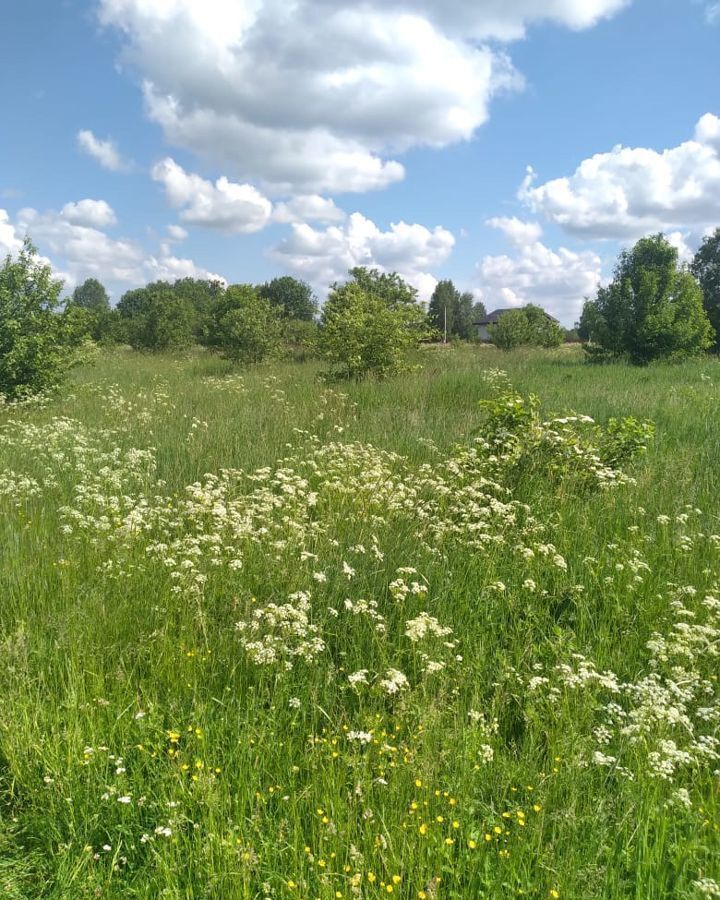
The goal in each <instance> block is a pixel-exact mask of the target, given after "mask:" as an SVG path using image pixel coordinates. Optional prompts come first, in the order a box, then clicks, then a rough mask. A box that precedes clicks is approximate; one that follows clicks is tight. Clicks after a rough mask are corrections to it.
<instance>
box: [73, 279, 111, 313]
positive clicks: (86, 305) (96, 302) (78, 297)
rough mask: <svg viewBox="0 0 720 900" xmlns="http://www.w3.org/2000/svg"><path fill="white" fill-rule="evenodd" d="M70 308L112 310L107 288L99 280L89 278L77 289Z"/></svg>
mask: <svg viewBox="0 0 720 900" xmlns="http://www.w3.org/2000/svg"><path fill="white" fill-rule="evenodd" d="M68 306H79V307H81V308H82V309H90V310H94V311H101V310H103V311H106V310H108V309H110V300H109V299H108V295H107V291H106V290H105V287H104V286H103V285H102V284H101V283H100V282H99V281H98V280H97V278H87V279H86V280H85V281H83V283H82V284H79V285H78V286H77V287H76V288H75V290H74V291H73V293H72V299H71V300H70V302H69V303H68Z"/></svg>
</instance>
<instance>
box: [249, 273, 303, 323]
mask: <svg viewBox="0 0 720 900" xmlns="http://www.w3.org/2000/svg"><path fill="white" fill-rule="evenodd" d="M258 293H259V294H260V296H261V297H263V298H264V299H265V300H267V301H268V302H269V303H270V304H271V305H272V306H274V307H275V308H276V309H277V310H278V311H279V312H280V314H281V315H282V316H283V317H284V318H286V319H301V320H303V321H306V322H312V320H313V319H314V318H315V316H316V315H317V311H318V303H317V298H316V297H315V295H314V294H313V292H312V288H311V287H310V285H309V284H306V283H305V282H304V281H298V279H297V278H293V277H292V276H290V275H283V276H282V277H281V278H273V280H272V281H268V282H266V283H265V284H262V285H260V287H259V288H258Z"/></svg>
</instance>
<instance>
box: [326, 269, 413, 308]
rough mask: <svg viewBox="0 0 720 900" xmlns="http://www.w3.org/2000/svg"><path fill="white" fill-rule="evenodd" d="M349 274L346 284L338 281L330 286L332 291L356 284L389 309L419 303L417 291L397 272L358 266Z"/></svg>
mask: <svg viewBox="0 0 720 900" xmlns="http://www.w3.org/2000/svg"><path fill="white" fill-rule="evenodd" d="M348 274H349V276H350V278H349V280H348V281H347V282H346V283H345V285H343V284H337V283H336V284H333V285H331V286H330V292H331V293H336V292H337V291H340V290H342V289H343V287H346V286H347V287H349V286H350V285H353V284H354V285H357V287H359V288H360V289H361V290H363V291H365V293H366V294H372V295H373V296H374V297H378V298H379V299H380V300H382V301H383V303H384V304H385V305H386V306H387V307H388V308H389V309H396V308H398V307H402V306H415V304H416V303H417V291H416V290H415V288H414V287H412V286H411V285H409V284H408V283H407V282H406V281H405V280H404V279H403V278H402V277H401V276H400V275H398V273H397V272H381V271H380V270H379V269H368V268H366V267H365V266H356V267H355V268H354V269H350V271H349V273H348Z"/></svg>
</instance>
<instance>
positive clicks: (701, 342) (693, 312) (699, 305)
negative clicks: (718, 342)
mask: <svg viewBox="0 0 720 900" xmlns="http://www.w3.org/2000/svg"><path fill="white" fill-rule="evenodd" d="M589 315H591V316H592V317H594V318H593V325H592V343H591V344H590V345H589V346H588V348H587V349H588V353H589V354H590V356H591V358H603V357H607V356H626V357H627V358H628V359H630V360H631V362H633V363H636V364H638V365H643V364H646V363H649V362H651V361H652V360H655V359H662V358H672V359H679V358H683V357H687V356H694V355H698V354H700V353H702V352H703V351H705V350H707V349H708V347H709V346H711V344H712V326H711V325H710V322H709V320H708V317H707V314H706V313H705V310H704V308H703V295H702V290H701V288H700V285H699V284H698V283H697V281H695V279H694V277H693V276H692V275H691V274H690V272H688V271H686V270H683V269H679V268H678V254H677V250H676V249H675V247H673V246H672V245H671V244H670V243H669V242H668V241H667V240H666V238H665V237H664V236H663V235H662V234H657V235H653V236H652V237H646V238H642V239H641V240H639V241H638V242H637V243H636V244H635V246H634V247H632V248H631V249H630V250H624V251H623V252H622V253H621V254H620V257H619V259H618V263H617V266H616V268H615V273H614V277H613V280H612V282H611V283H610V284H609V285H608V286H607V287H602V288H600V289H599V291H598V294H597V298H596V299H595V302H594V309H593V310H592V312H591V313H589Z"/></svg>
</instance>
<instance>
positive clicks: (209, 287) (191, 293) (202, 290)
mask: <svg viewBox="0 0 720 900" xmlns="http://www.w3.org/2000/svg"><path fill="white" fill-rule="evenodd" d="M172 291H173V293H174V294H175V296H176V297H178V298H180V299H182V300H186V301H187V302H188V303H189V304H190V306H191V307H192V310H193V337H194V338H195V340H196V341H197V342H198V343H199V344H206V343H208V336H209V332H210V328H211V319H212V315H213V306H214V304H215V303H216V302H217V300H218V299H219V298H220V297H222V295H223V291H224V287H223V285H222V283H221V282H219V281H206V280H205V279H202V278H180V279H179V280H178V281H176V282H175V284H174V285H173V286H172Z"/></svg>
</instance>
